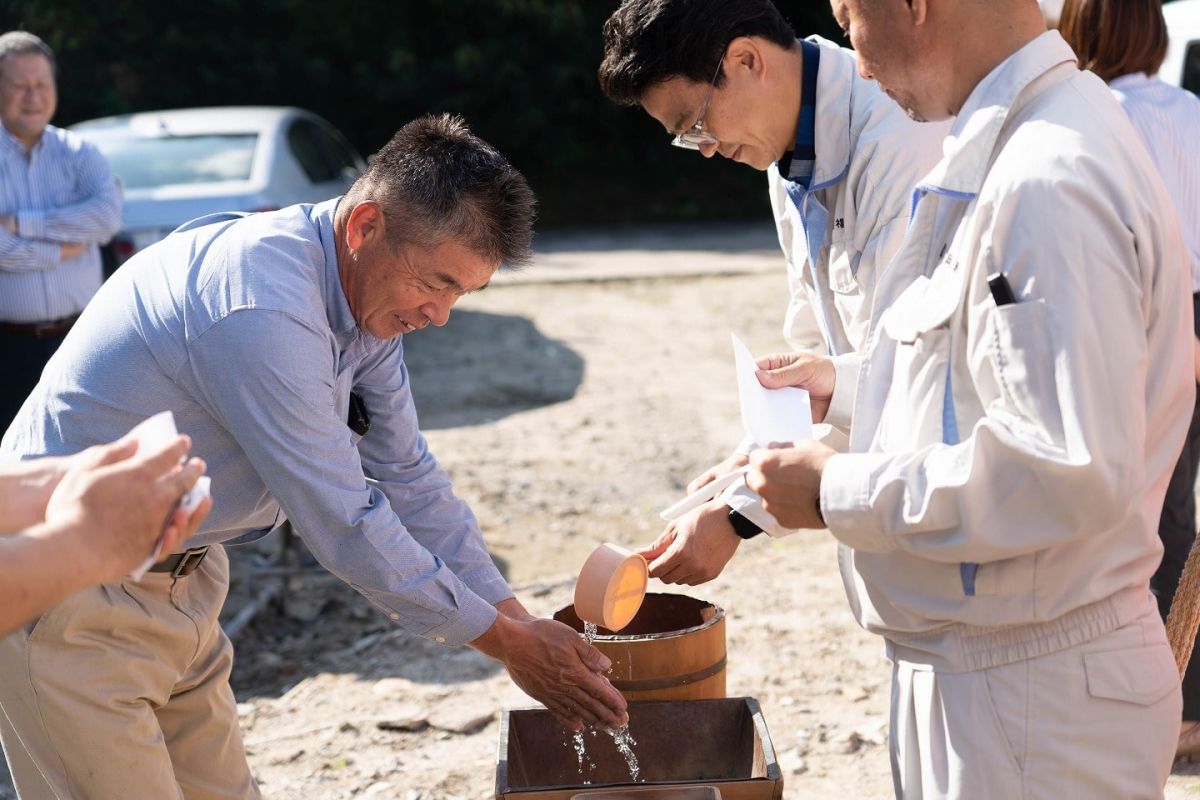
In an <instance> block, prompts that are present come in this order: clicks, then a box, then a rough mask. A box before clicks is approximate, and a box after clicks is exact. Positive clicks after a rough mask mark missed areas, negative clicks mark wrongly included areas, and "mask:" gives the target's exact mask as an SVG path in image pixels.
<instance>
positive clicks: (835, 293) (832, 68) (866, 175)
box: [724, 36, 950, 536]
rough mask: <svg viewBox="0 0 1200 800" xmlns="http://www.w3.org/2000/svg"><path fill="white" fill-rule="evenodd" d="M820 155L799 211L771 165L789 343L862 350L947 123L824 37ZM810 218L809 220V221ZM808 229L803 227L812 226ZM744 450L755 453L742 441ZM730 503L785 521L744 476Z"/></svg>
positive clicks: (764, 520) (839, 444)
mask: <svg viewBox="0 0 1200 800" xmlns="http://www.w3.org/2000/svg"><path fill="white" fill-rule="evenodd" d="M808 41H810V42H813V43H815V44H817V45H818V46H820V48H821V59H820V66H819V67H818V69H817V97H816V110H815V120H816V131H815V141H814V147H815V150H816V161H815V164H814V167H813V176H812V181H811V183H810V188H809V191H808V192H807V193H806V194H805V196H804V198H803V201H802V205H803V206H804V209H805V213H804V216H803V217H802V216H801V214H800V211H799V209H798V208H797V206H796V203H795V202H794V201H793V200H792V198H791V197H789V195H788V192H787V190H786V188H785V180H784V178H783V177H782V176H780V174H779V170H778V168H777V167H776V166H775V165H772V166H771V167H770V168H769V170H768V172H767V176H768V177H767V180H768V187H769V190H770V196H771V208H772V210H773V212H774V215H775V225H776V229H777V231H778V233H779V245H780V247H781V248H782V249H783V254H784V257H785V258H786V259H787V271H788V287H789V290H790V297H789V302H788V309H787V315H786V317H785V320H784V329H783V334H784V338H785V339H786V340H787V343H788V346H789V347H791V348H792V349H793V350H806V351H813V352H818V353H828V352H830V351H831V350H832V351H833V352H835V353H841V352H848V351H854V350H858V349H859V348H861V347H862V345H863V343H864V342H865V340H866V334H867V324H868V321H869V318H870V313H871V303H872V300H873V294H874V291H875V286H876V283H877V281H878V276H879V274H880V273H881V272H882V271H883V269H884V267H885V266H886V265H887V263H888V261H890V260H891V258H892V255H893V254H894V253H895V252H896V250H897V249H898V248H899V247H900V243H901V242H902V241H903V239H904V229H905V225H906V224H907V222H908V213H909V201H910V198H911V196H912V189H913V187H914V186H915V185H916V183H917V181H918V180H919V179H920V178H921V176H923V175H924V174H925V173H926V172H928V171H929V169H930V168H932V167H933V165H934V164H936V163H937V162H938V159H939V158H940V157H941V152H942V140H943V139H944V138H945V135H946V132H947V131H948V130H949V127H950V126H949V123H948V122H946V123H943V122H938V123H918V122H913V121H912V120H911V119H909V117H908V115H906V114H905V113H904V111H903V110H902V109H901V108H900V107H899V106H897V105H896V104H895V103H894V102H892V100H891V98H889V97H888V96H887V95H886V94H884V93H883V92H882V91H881V90H880V88H879V85H878V84H877V83H875V82H874V81H868V80H864V79H862V78H861V77H859V75H858V68H857V63H856V61H855V56H854V52H853V51H852V50H847V49H845V48H842V47H839V46H837V45H836V44H834V43H833V42H830V41H828V40H825V39H822V38H821V37H819V36H812V37H809V39H808ZM806 223H807V225H806ZM806 227H807V230H806ZM819 428H820V433H821V438H822V440H823V441H826V442H827V443H828V444H830V445H831V446H833V447H835V448H839V449H844V445H845V437H844V434H842V433H839V432H838V431H834V430H830V428H829V427H828V426H819ZM740 449H741V450H742V451H743V452H746V451H748V450H749V446H748V443H745V442H743V444H742V446H741V448H740ZM724 499H725V501H726V503H727V504H728V505H729V506H730V507H731V508H735V509H737V510H738V512H739V513H741V514H742V515H743V516H745V517H746V518H747V519H749V520H751V521H752V522H754V523H755V524H756V525H758V526H759V527H760V528H762V529H763V530H764V531H766V532H767V533H768V534H769V535H771V536H784V535H787V534H790V533H794V532H795V531H793V530H790V529H787V528H783V527H782V526H780V525H779V523H778V522H776V521H775V518H774V517H772V516H771V515H770V514H768V513H767V512H766V511H764V510H763V508H762V502H761V500H760V499H759V498H758V496H757V495H756V494H754V492H752V491H751V490H750V489H748V488H746V485H745V484H744V483H739V484H735V485H734V486H733V487H731V488H730V489H729V490H727V491H726V492H725V494H724Z"/></svg>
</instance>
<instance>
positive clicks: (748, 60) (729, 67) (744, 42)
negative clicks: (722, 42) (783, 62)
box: [723, 36, 766, 78]
mask: <svg viewBox="0 0 1200 800" xmlns="http://www.w3.org/2000/svg"><path fill="white" fill-rule="evenodd" d="M723 66H724V71H725V76H726V77H727V78H728V77H729V76H730V75H731V73H732V72H735V71H745V72H746V74H747V75H749V76H750V77H754V78H758V77H762V74H763V70H764V69H765V68H766V62H765V61H764V60H763V54H762V43H761V42H760V41H759V40H758V39H755V38H754V37H752V36H739V37H737V38H736V39H734V40H733V41H732V42H730V43H729V46H728V47H726V48H725V63H724V65H723Z"/></svg>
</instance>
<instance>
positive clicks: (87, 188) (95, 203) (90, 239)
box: [16, 144, 121, 245]
mask: <svg viewBox="0 0 1200 800" xmlns="http://www.w3.org/2000/svg"><path fill="white" fill-rule="evenodd" d="M63 166H64V168H67V169H73V170H74V172H75V195H74V196H75V197H76V198H78V199H77V200H76V201H75V202H73V203H69V204H67V205H63V206H58V207H54V208H44V209H23V210H21V211H18V212H17V214H16V222H17V231H16V232H17V235H19V236H21V237H22V238H25V239H35V240H48V241H50V242H57V243H76V244H84V245H94V244H103V243H104V242H107V241H108V240H109V239H111V238H112V236H113V234H114V233H116V232H117V230H119V229H120V227H121V194H120V192H119V191H118V189H117V184H116V181H114V180H113V177H112V173H111V172H110V171H109V169H108V162H107V161H105V160H104V156H102V155H100V151H99V150H97V149H96V148H95V147H93V146H92V145H90V144H84V145H83V147H81V148H80V150H79V153H78V155H77V156H76V160H75V163H73V164H69V165H63Z"/></svg>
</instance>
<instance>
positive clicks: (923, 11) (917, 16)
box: [908, 0, 929, 25]
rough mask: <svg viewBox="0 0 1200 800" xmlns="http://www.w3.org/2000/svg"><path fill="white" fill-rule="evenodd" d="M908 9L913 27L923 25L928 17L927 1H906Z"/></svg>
mask: <svg viewBox="0 0 1200 800" xmlns="http://www.w3.org/2000/svg"><path fill="white" fill-rule="evenodd" d="M908 8H909V10H910V12H911V13H912V23H913V25H923V24H925V20H926V18H927V17H928V16H929V0H908Z"/></svg>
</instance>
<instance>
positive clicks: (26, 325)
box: [0, 31, 121, 431]
mask: <svg viewBox="0 0 1200 800" xmlns="http://www.w3.org/2000/svg"><path fill="white" fill-rule="evenodd" d="M54 69H55V64H54V52H53V51H52V50H51V49H50V48H49V47H48V46H47V45H46V43H45V42H43V41H42V40H41V39H39V38H38V37H36V36H34V35H33V34H31V33H26V32H24V31H13V32H10V33H6V34H4V35H3V36H0V354H2V356H3V358H2V361H3V364H4V370H3V373H2V379H0V431H2V430H3V429H4V428H7V427H8V425H9V423H10V422H11V421H12V419H13V417H15V416H16V414H17V410H18V409H20V407H21V404H22V403H23V402H25V398H26V396H28V395H29V392H30V391H31V390H32V389H33V387H34V386H35V385H36V384H37V381H38V377H39V376H40V375H41V373H42V367H43V366H45V364H46V361H48V360H49V359H50V356H52V355H53V354H54V351H55V350H57V349H58V346H59V345H60V344H61V343H62V340H63V337H64V336H66V333H67V331H68V330H69V329H70V327H71V325H72V323H74V321H75V319H76V318H77V317H78V316H79V312H80V311H82V310H83V307H84V306H85V305H87V302H88V301H89V300H90V299H91V298H92V295H93V294H95V293H96V290H97V289H99V288H100V281H101V279H102V273H101V267H100V249H99V245H100V244H102V243H103V242H106V241H108V240H109V239H110V238H111V237H112V235H113V234H114V233H116V231H117V228H118V227H119V226H120V222H121V198H120V194H119V192H118V191H117V187H116V184H115V183H114V182H113V178H112V174H111V173H110V172H109V169H108V164H107V163H106V162H105V160H104V157H103V156H102V155H100V152H99V151H98V150H96V148H95V147H93V146H92V145H90V144H87V143H86V142H84V141H83V140H81V139H80V138H79V137H77V136H75V135H74V134H72V133H70V132H69V131H65V130H63V129H61V128H56V127H54V126H53V125H50V124H49V123H50V118H51V117H53V116H54V111H55V107H56V106H57V103H58V96H57V91H56V88H55V84H54Z"/></svg>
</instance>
